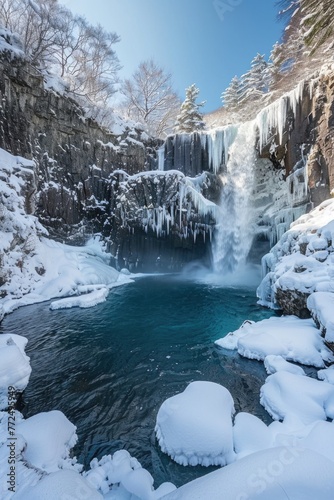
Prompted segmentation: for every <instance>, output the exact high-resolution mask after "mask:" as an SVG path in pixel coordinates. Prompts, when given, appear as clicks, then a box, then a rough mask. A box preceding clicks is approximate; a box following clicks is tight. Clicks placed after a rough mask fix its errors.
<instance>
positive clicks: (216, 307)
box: [0, 276, 271, 486]
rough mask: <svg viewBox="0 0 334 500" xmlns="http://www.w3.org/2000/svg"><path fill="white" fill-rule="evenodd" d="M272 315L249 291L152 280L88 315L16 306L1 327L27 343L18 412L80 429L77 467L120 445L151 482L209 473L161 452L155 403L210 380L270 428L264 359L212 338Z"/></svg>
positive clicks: (114, 294) (119, 291)
mask: <svg viewBox="0 0 334 500" xmlns="http://www.w3.org/2000/svg"><path fill="white" fill-rule="evenodd" d="M270 315H271V312H270V311H266V310H264V309H262V308H260V307H259V306H257V305H256V299H255V291H254V290H252V289H238V288H222V287H219V286H211V285H210V284H206V283H194V282H191V281H189V280H183V281H182V280H181V279H177V278H175V277H171V276H150V277H146V278H141V279H139V280H137V281H136V282H134V283H131V284H128V285H125V286H123V287H119V288H116V289H115V290H112V291H111V293H110V295H109V297H108V299H107V301H106V302H105V303H103V304H100V305H98V306H96V307H95V308H92V309H70V310H62V311H61V310H59V311H50V310H49V304H47V303H45V304H38V305H35V306H30V307H26V308H22V309H19V310H18V311H16V312H15V313H13V314H11V315H9V316H8V317H6V318H5V319H4V321H3V323H2V325H1V328H0V331H1V332H13V333H18V334H20V335H24V336H26V337H27V338H28V339H29V343H28V346H27V354H28V355H29V356H30V358H31V365H32V368H33V371H32V375H31V379H30V382H29V385H28V387H27V389H26V391H25V393H24V397H23V404H24V407H23V413H24V415H25V416H27V417H28V416H30V415H33V414H35V413H38V412H40V411H49V410H51V409H59V410H61V411H63V412H64V413H65V415H66V416H67V417H68V418H69V419H70V420H71V421H72V422H73V423H74V424H75V425H76V426H77V427H78V436H79V441H78V444H77V446H76V447H75V450H74V452H75V454H76V456H77V457H78V460H79V461H80V462H82V463H85V465H88V464H89V461H90V460H91V459H92V458H93V457H94V456H97V457H98V458H100V457H101V456H102V455H105V454H110V453H113V452H115V451H116V450H117V449H120V448H125V449H127V450H128V451H129V452H130V453H131V454H132V455H134V456H135V457H136V458H138V460H139V461H140V462H141V464H142V465H143V466H144V467H146V468H147V469H148V470H149V471H150V472H151V473H152V475H153V477H154V478H155V484H156V486H158V485H159V484H160V483H161V482H163V481H172V482H174V483H175V484H176V485H180V484H183V483H184V482H186V481H189V480H191V479H194V478H195V477H198V476H200V475H202V474H204V473H207V472H208V471H210V470H213V468H209V469H207V468H202V467H194V468H184V467H182V466H180V465H177V464H175V463H173V462H172V461H171V460H170V459H169V457H168V456H166V455H164V454H163V453H161V451H160V449H159V447H158V445H157V442H156V440H155V436H154V425H155V418H156V414H157V412H158V409H159V407H160V405H161V404H162V402H163V401H164V400H165V399H166V398H168V397H170V396H173V395H174V394H175V393H177V392H181V391H183V390H184V389H185V387H186V386H187V385H188V384H189V383H190V382H192V381H194V380H209V381H213V382H217V383H220V384H223V385H224V386H225V387H227V388H228V389H229V390H230V391H231V393H232V395H233V397H234V400H235V406H236V410H237V411H249V412H251V413H253V414H255V415H258V416H260V417H261V418H262V419H264V420H265V421H266V422H269V421H270V418H269V416H268V415H267V414H266V412H265V411H264V409H263V408H262V407H261V406H260V404H259V389H260V386H261V385H262V383H263V380H264V378H265V376H266V375H265V371H264V368H263V365H262V363H258V362H255V361H248V360H245V359H242V358H240V357H239V356H238V355H237V354H235V353H231V352H225V351H224V352H223V351H218V349H216V348H215V347H214V344H213V342H214V340H216V339H217V338H220V337H222V336H224V335H225V334H226V333H228V332H229V331H231V330H234V329H236V328H238V327H239V326H240V324H241V323H242V322H243V321H244V320H245V319H247V318H249V319H253V320H259V319H263V318H264V317H269V316H270Z"/></svg>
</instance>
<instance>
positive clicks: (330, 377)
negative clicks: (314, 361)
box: [318, 365, 334, 384]
mask: <svg viewBox="0 0 334 500" xmlns="http://www.w3.org/2000/svg"><path fill="white" fill-rule="evenodd" d="M318 379H319V380H324V381H325V382H328V383H329V384H334V365H332V366H330V367H329V368H325V369H324V370H319V371H318Z"/></svg>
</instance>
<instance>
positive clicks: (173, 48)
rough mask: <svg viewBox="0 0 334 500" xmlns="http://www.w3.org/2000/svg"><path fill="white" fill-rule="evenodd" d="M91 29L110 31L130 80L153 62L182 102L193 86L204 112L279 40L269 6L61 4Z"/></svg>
mask: <svg viewBox="0 0 334 500" xmlns="http://www.w3.org/2000/svg"><path fill="white" fill-rule="evenodd" d="M62 3H64V4H65V5H67V6H68V7H69V8H70V9H71V10H72V11H73V12H75V13H78V14H82V15H84V16H85V17H86V19H87V20H88V21H90V22H91V23H93V24H96V23H100V24H102V25H103V26H104V27H105V28H106V29H107V30H109V31H115V32H116V33H117V34H118V35H119V36H120V37H121V42H119V43H118V44H117V45H115V50H116V52H117V55H118V57H119V59H120V62H121V64H122V66H123V69H122V71H121V74H120V76H121V77H123V78H124V77H125V78H127V77H130V76H131V74H132V73H133V72H134V70H135V69H136V67H137V66H138V64H139V63H140V62H141V61H144V60H147V59H150V58H153V59H154V60H155V62H156V63H157V64H159V65H160V66H162V67H163V68H164V69H165V70H167V71H169V72H171V73H172V76H173V83H174V87H175V90H176V91H177V92H178V94H179V95H180V97H181V99H182V100H183V99H184V95H185V88H186V87H188V86H189V85H191V84H192V83H195V84H196V85H197V87H199V89H200V95H199V99H200V100H206V105H205V108H204V110H205V111H212V110H214V109H217V108H219V107H220V106H221V100H220V95H221V92H222V91H223V90H224V89H225V88H226V87H227V86H228V85H229V83H230V81H231V79H232V78H233V76H234V75H238V76H240V75H241V74H243V73H245V72H246V71H247V70H248V69H249V67H250V62H251V60H252V59H253V57H254V56H255V55H256V53H257V52H260V53H261V54H265V55H266V56H267V57H268V56H269V54H270V50H271V47H272V45H273V44H274V43H275V42H276V41H277V40H278V39H279V38H280V36H281V33H282V25H281V24H280V23H278V22H277V17H276V14H277V6H275V0H62Z"/></svg>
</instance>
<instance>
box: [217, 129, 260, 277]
mask: <svg viewBox="0 0 334 500" xmlns="http://www.w3.org/2000/svg"><path fill="white" fill-rule="evenodd" d="M255 139H256V123H255V121H252V122H246V123H244V124H241V125H240V126H239V127H238V131H237V134H236V137H235V140H234V142H233V144H232V145H231V146H230V149H229V154H228V160H227V163H226V169H225V172H224V173H222V174H221V180H222V182H223V186H224V187H223V191H222V195H221V201H220V211H219V213H220V215H219V220H218V221H217V225H216V231H215V235H214V241H213V247H212V256H213V267H214V271H215V272H219V273H221V274H223V275H224V274H226V273H230V272H233V271H235V270H236V269H237V268H238V266H239V265H241V264H243V263H245V261H246V258H247V255H248V253H249V250H250V248H251V244H252V240H253V236H254V226H253V224H254V220H253V213H254V211H253V210H252V194H253V190H254V165H255V161H256V150H255V143H256V140H255Z"/></svg>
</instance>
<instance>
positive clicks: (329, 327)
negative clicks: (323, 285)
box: [307, 292, 334, 342]
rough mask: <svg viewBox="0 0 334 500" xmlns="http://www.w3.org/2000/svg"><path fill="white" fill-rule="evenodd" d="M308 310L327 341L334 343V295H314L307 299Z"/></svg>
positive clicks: (323, 293) (320, 293) (319, 293)
mask: <svg viewBox="0 0 334 500" xmlns="http://www.w3.org/2000/svg"><path fill="white" fill-rule="evenodd" d="M307 308H308V309H309V311H310V312H311V315H312V318H313V319H314V321H315V322H316V323H317V324H319V325H320V329H321V331H322V333H324V334H325V339H326V340H327V341H328V342H334V293H330V292H315V293H312V294H311V295H310V296H309V297H308V299H307Z"/></svg>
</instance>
